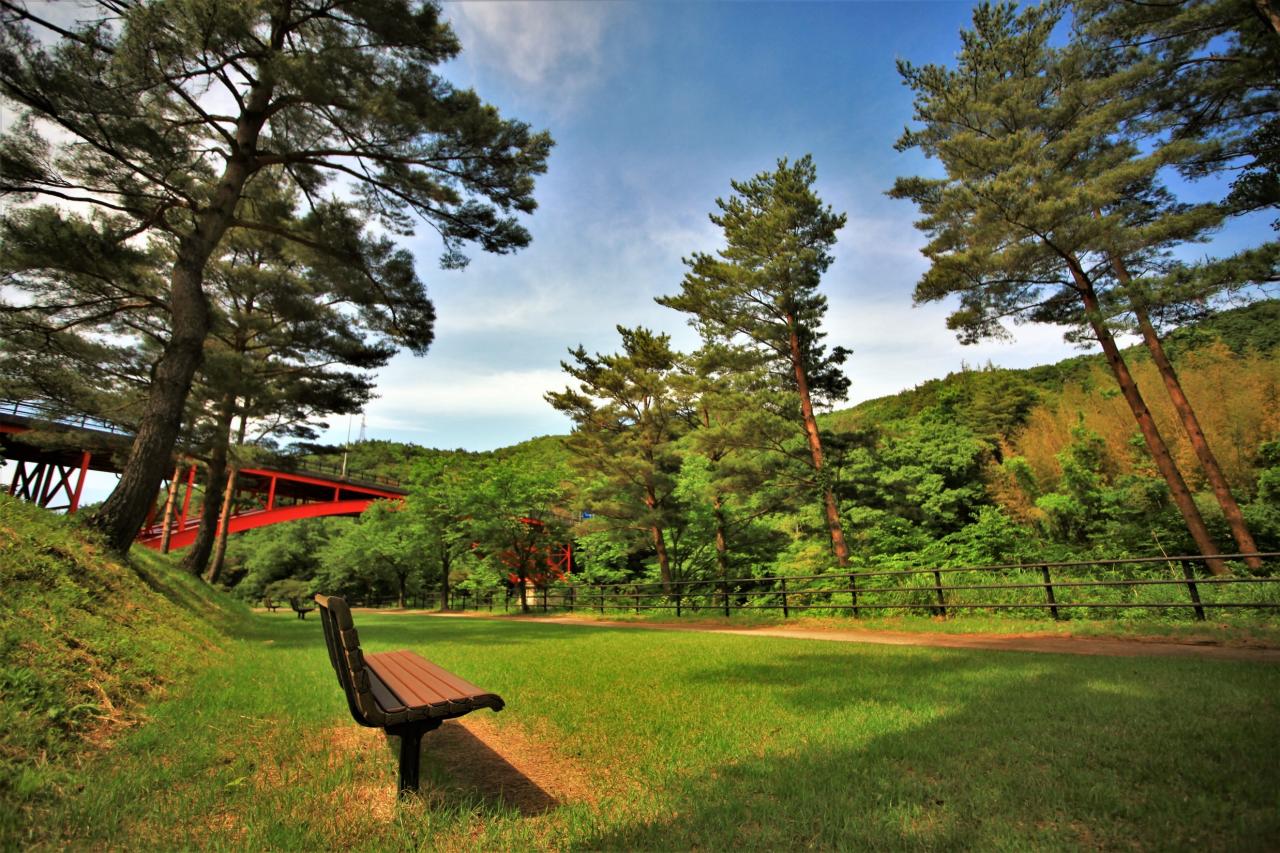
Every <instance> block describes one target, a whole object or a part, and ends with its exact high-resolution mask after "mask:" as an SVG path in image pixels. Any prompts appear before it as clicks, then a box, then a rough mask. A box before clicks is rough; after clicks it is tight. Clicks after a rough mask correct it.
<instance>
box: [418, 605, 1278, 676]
mask: <svg viewBox="0 0 1280 853" xmlns="http://www.w3.org/2000/svg"><path fill="white" fill-rule="evenodd" d="M405 612H411V611H405ZM412 612H416V613H420V614H422V615H429V616H437V617H441V618H450V619H455V618H456V619H487V620H492V621H498V622H511V621H516V622H543V623H548V622H549V623H552V624H555V625H578V626H582V627H588V628H592V627H594V628H630V629H633V630H643V631H705V632H708V633H712V634H740V635H747V636H753V637H786V638H789V639H798V640H826V641H828V642H837V643H871V644H874V645H882V646H933V647H937V648H945V649H986V650H988V651H999V652H1037V653H1047V654H1061V655H1105V656H1109V657H1167V658H1211V659H1216V660H1242V661H1254V662H1261V663H1280V649H1273V648H1251V647H1248V646H1223V645H1217V644H1214V643H1211V642H1178V641H1176V640H1164V639H1149V640H1148V639H1130V638H1125V639H1120V638H1115V637H1073V636H1062V635H1052V634H940V633H916V632H913V631H862V630H827V629H804V628H771V627H753V628H720V627H715V626H711V625H673V624H669V623H651V622H611V621H607V620H599V621H596V620H586V619H574V618H571V617H559V616H486V615H479V614H470V613H439V612H436V611H412Z"/></svg>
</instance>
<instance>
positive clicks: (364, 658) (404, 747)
mask: <svg viewBox="0 0 1280 853" xmlns="http://www.w3.org/2000/svg"><path fill="white" fill-rule="evenodd" d="M315 600H316V604H318V605H319V606H320V621H321V623H322V624H323V625H324V640H325V645H326V646H328V648H329V662H330V663H332V664H333V669H334V672H335V673H336V674H337V676H338V684H339V685H341V686H342V692H343V693H344V694H346V697H347V707H348V708H350V710H351V716H352V717H354V718H355V721H356V722H357V723H359V724H360V725H362V726H369V727H371V728H381V729H384V730H385V731H386V733H387V734H388V735H394V736H396V737H398V738H400V788H399V790H400V794H401V796H403V795H404V794H405V793H407V792H410V791H416V790H418V759H419V751H420V749H421V744H422V736H423V735H424V734H426V733H427V732H429V731H431V730H433V729H437V728H439V727H440V724H441V723H442V722H444V721H445V720H449V719H453V718H454V717H461V716H462V715H464V714H469V713H471V712H472V711H475V710H478V709H480V708H492V709H493V710H495V711H501V710H502V707H503V704H504V703H503V701H502V697H501V696H498V695H497V694H496V693H489V692H486V691H484V690H481V689H480V688H479V687H476V686H475V685H474V684H471V683H470V682H467V681H464V680H463V679H461V678H459V677H458V676H456V675H454V674H453V673H451V672H447V671H446V670H444V669H441V668H440V667H438V666H436V665H435V664H434V663H431V661H428V660H426V659H424V658H422V657H419V656H418V655H416V654H414V653H413V652H410V651H398V652H377V653H375V654H369V655H366V654H364V653H363V652H362V651H361V650H360V637H359V635H358V634H357V633H356V626H355V623H354V622H352V620H351V608H349V607H348V606H347V602H346V601H344V600H343V599H341V598H338V597H337V596H330V595H317V596H316V599H315Z"/></svg>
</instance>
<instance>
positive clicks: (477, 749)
mask: <svg viewBox="0 0 1280 853" xmlns="http://www.w3.org/2000/svg"><path fill="white" fill-rule="evenodd" d="M387 748H388V750H390V752H391V753H392V754H393V755H397V756H398V755H399V748H400V742H399V741H398V740H397V739H396V738H393V737H388V738H387ZM422 770H423V780H422V784H423V790H424V793H429V794H433V795H434V796H435V797H437V798H439V799H440V800H443V801H446V802H447V801H449V800H454V799H457V800H460V801H461V802H464V803H468V804H474V803H476V802H479V803H482V804H484V805H485V806H489V807H494V808H506V809H514V810H515V811H517V812H519V813H520V814H521V815H522V816H524V817H536V816H537V815H541V814H545V813H547V812H549V811H551V810H552V809H554V808H556V806H558V805H560V801H559V800H557V799H556V798H555V797H553V796H552V795H551V794H549V793H547V792H546V791H545V790H543V789H542V788H541V787H540V786H539V785H538V784H537V783H536V782H534V781H533V780H532V779H530V778H529V777H528V776H526V775H525V774H524V773H522V772H520V770H519V769H517V768H516V767H515V766H514V765H513V764H511V763H510V762H509V761H507V760H506V759H505V758H503V757H502V756H501V755H500V754H499V753H497V752H496V751H494V749H493V748H492V747H490V746H489V745H488V744H487V743H485V742H484V741H483V740H481V739H480V738H478V737H476V736H475V735H474V734H472V733H471V732H470V731H468V730H467V728H466V727H464V726H463V725H462V724H461V723H459V722H457V721H456V720H450V721H448V722H446V723H444V725H442V726H441V727H440V728H438V729H436V730H435V731H433V732H430V733H428V734H427V736H426V737H424V738H423V739H422Z"/></svg>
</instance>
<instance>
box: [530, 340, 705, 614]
mask: <svg viewBox="0 0 1280 853" xmlns="http://www.w3.org/2000/svg"><path fill="white" fill-rule="evenodd" d="M618 334H620V335H621V336H622V352H620V353H616V354H613V355H600V354H598V353H597V354H596V355H595V356H591V355H588V354H587V351H586V350H585V349H584V348H583V347H581V346H579V347H578V348H577V349H573V350H570V351H569V352H570V355H572V356H573V363H572V364H570V363H568V362H561V363H560V366H561V367H562V368H563V369H564V371H565V373H567V374H569V376H571V377H572V378H573V379H574V380H575V381H576V382H577V383H578V387H577V388H566V389H565V390H564V391H561V392H554V391H553V392H550V393H548V394H547V395H546V399H547V402H549V403H550V404H551V405H552V406H554V407H555V408H556V409H558V410H559V411H561V412H564V413H565V414H567V415H568V416H569V417H570V418H572V419H573V422H574V429H573V434H572V435H571V436H570V437H569V439H568V441H567V442H566V444H567V446H568V447H569V449H570V450H571V451H573V453H574V454H575V455H576V457H577V458H578V460H579V463H580V466H581V468H582V470H583V471H584V472H586V473H588V474H590V475H595V476H596V477H597V478H598V479H599V484H598V485H597V486H596V487H595V488H594V489H592V490H591V491H590V493H589V494H588V495H585V496H584V497H586V499H587V500H588V501H589V505H590V507H591V511H592V513H593V514H595V515H598V516H601V517H603V518H608V519H610V520H611V521H612V522H613V523H615V524H619V525H623V526H626V527H631V528H636V529H640V530H644V531H647V532H648V534H649V538H650V541H651V542H652V544H653V549H654V551H655V552H656V554H657V557H658V572H659V575H660V577H661V579H662V585H663V589H665V590H667V591H670V589H671V582H672V575H671V561H670V558H669V555H668V553H667V542H666V538H665V536H664V530H665V528H666V526H667V522H668V520H669V519H670V516H671V513H672V512H673V510H674V492H675V489H676V474H677V472H678V471H679V470H680V457H679V455H678V453H677V448H676V441H677V439H679V437H680V436H681V435H682V434H683V433H684V432H685V431H686V430H687V428H688V412H687V409H686V407H685V405H684V403H683V401H682V400H680V399H679V398H678V396H677V395H676V393H675V387H674V386H673V379H674V378H675V376H676V372H677V370H678V368H679V360H680V359H679V354H678V353H676V352H675V351H674V350H672V349H671V338H670V336H669V335H660V334H654V333H653V332H652V331H650V330H648V329H645V328H635V329H628V328H624V327H623V326H619V327H618Z"/></svg>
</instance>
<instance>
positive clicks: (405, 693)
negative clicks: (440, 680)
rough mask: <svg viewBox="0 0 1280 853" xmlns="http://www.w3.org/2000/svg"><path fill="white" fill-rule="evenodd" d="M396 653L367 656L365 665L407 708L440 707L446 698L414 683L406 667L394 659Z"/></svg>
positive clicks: (436, 691) (435, 691)
mask: <svg viewBox="0 0 1280 853" xmlns="http://www.w3.org/2000/svg"><path fill="white" fill-rule="evenodd" d="M392 654H394V653H388V652H382V653H380V654H372V655H366V656H365V659H364V661H365V664H366V665H367V666H368V667H369V668H370V669H371V670H373V671H374V672H376V673H377V674H378V677H379V678H381V679H382V680H383V681H384V682H386V685H387V686H388V687H390V688H391V689H392V690H393V691H394V692H395V694H396V696H398V697H400V701H401V702H403V703H404V704H405V706H406V707H409V708H415V707H424V706H431V705H438V704H440V703H441V702H443V701H445V699H446V697H445V696H444V695H443V694H442V693H440V692H439V691H438V690H430V689H427V688H426V687H425V686H423V685H420V684H416V683H414V681H413V679H412V676H411V675H410V674H409V672H408V671H407V670H406V669H405V667H404V665H403V664H401V663H399V662H398V661H396V659H395V658H394V657H392Z"/></svg>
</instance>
